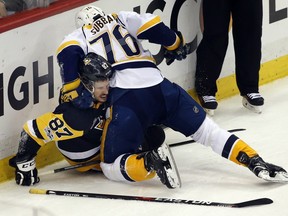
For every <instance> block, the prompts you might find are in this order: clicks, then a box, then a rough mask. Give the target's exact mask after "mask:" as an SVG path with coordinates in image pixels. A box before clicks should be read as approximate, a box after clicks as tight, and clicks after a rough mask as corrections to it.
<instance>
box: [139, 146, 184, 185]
mask: <svg viewBox="0 0 288 216" xmlns="http://www.w3.org/2000/svg"><path fill="white" fill-rule="evenodd" d="M143 157H144V162H145V168H146V169H147V170H148V171H153V170H154V171H156V173H157V175H158V177H159V178H160V180H161V182H162V183H163V184H164V185H166V186H167V187H168V188H180V187H181V179H180V176H179V173H178V169H177V166H176V164H175V161H174V158H173V155H172V153H171V151H170V148H169V146H168V145H167V144H165V143H163V144H162V145H161V146H160V147H159V148H158V149H155V150H152V151H149V152H146V153H145V154H144V155H143Z"/></svg>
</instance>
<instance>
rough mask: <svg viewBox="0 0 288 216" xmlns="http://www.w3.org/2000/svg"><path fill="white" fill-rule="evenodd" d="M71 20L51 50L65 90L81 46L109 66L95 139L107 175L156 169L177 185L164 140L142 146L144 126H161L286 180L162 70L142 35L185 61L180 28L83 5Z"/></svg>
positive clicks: (72, 84) (141, 174)
mask: <svg viewBox="0 0 288 216" xmlns="http://www.w3.org/2000/svg"><path fill="white" fill-rule="evenodd" d="M76 22H77V25H78V27H79V28H78V29H77V30H75V31H73V32H72V33H71V34H69V35H68V36H66V37H65V39H64V40H63V42H62V43H61V45H60V46H59V48H58V55H57V58H58V61H59V64H60V65H61V68H62V79H63V82H64V87H65V86H67V91H69V89H70V90H71V88H77V80H78V79H79V77H78V68H79V66H78V64H79V61H80V60H81V58H83V56H85V54H87V53H88V52H95V53H97V54H99V55H101V56H103V57H104V58H106V59H107V60H108V61H109V62H110V63H111V64H112V67H113V69H114V70H115V73H114V75H113V77H112V78H111V80H110V96H109V102H110V108H109V109H108V112H107V114H106V117H107V120H106V123H105V128H104V133H103V139H102V143H101V168H102V171H103V173H104V174H105V176H106V177H107V178H109V179H111V180H115V181H129V182H131V181H132V182H133V181H143V180H148V179H151V178H153V177H154V176H155V174H156V173H157V175H158V176H159V177H160V180H161V182H162V183H163V184H165V185H166V186H167V187H168V188H176V187H180V186H181V182H180V178H179V175H178V173H177V168H176V166H175V165H174V163H173V158H172V155H171V153H170V151H169V147H168V146H167V145H165V144H163V145H162V146H160V147H159V146H157V147H155V150H153V151H148V152H143V151H142V150H141V149H142V140H143V136H144V131H145V130H147V128H148V127H149V126H151V125H155V124H156V125H161V124H162V125H165V126H167V127H170V128H172V129H173V130H175V131H179V132H181V133H182V134H184V135H185V136H191V137H192V138H193V139H194V140H195V141H197V142H198V143H201V144H203V145H205V146H209V147H211V148H212V150H213V151H214V152H216V153H217V154H219V155H220V156H222V157H224V158H226V159H229V160H231V161H233V162H235V163H237V164H240V165H243V166H245V167H248V168H249V169H250V170H251V171H252V172H253V173H254V174H255V175H256V176H257V177H259V178H262V179H264V180H267V181H272V182H288V175H287V172H286V170H284V169H283V168H281V167H279V166H276V165H273V164H269V163H266V162H265V161H264V160H263V159H262V158H261V157H260V156H259V155H258V153H257V152H256V151H255V150H254V149H252V148H251V147H250V146H249V145H248V144H246V143H245V142H244V141H243V140H241V139H240V138H238V137H237V136H235V135H233V134H231V133H229V132H227V131H226V130H223V129H221V128H219V126H218V125H217V124H215V122H213V120H211V119H210V118H209V117H207V116H206V114H205V111H204V110H203V109H202V108H201V106H200V105H199V104H197V103H196V102H195V101H194V100H193V98H191V97H190V95H188V94H187V92H186V91H185V90H184V89H182V88H181V87H180V86H178V85H177V84H175V83H172V82H170V81H169V80H168V79H166V78H165V77H164V76H163V74H162V73H161V72H160V70H159V69H158V68H157V65H156V63H155V60H154V59H153V56H152V55H151V53H150V52H149V51H148V50H146V49H144V48H143V47H142V45H141V41H142V40H148V41H149V42H150V43H155V44H159V45H162V46H164V48H165V54H164V56H165V58H166V59H168V60H169V61H168V62H170V63H171V62H172V61H173V60H175V59H177V60H182V59H185V58H186V55H187V48H186V46H185V43H184V40H183V37H182V35H181V33H180V32H175V31H172V30H171V29H169V28H168V27H167V26H166V25H165V24H164V23H163V22H162V21H161V19H160V17H159V16H156V15H153V14H149V13H145V14H137V13H135V12H127V11H120V12H119V13H118V14H107V15H105V13H104V12H103V11H102V10H101V9H100V8H97V7H95V6H87V7H85V8H84V9H82V10H81V11H80V12H79V14H78V15H77V17H76ZM175 73H177V71H175ZM68 87H69V88H68ZM64 89H65V88H64ZM63 93H64V94H65V91H64V92H63ZM192 156H193V155H192Z"/></svg>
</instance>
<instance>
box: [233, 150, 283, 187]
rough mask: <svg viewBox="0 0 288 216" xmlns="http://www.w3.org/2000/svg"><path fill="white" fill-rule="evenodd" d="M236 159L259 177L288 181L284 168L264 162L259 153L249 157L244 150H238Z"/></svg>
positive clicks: (271, 180) (272, 180) (274, 180)
mask: <svg viewBox="0 0 288 216" xmlns="http://www.w3.org/2000/svg"><path fill="white" fill-rule="evenodd" d="M237 159H238V161H239V162H241V163H243V164H245V165H247V167H248V168H249V169H250V170H251V171H252V172H253V173H254V174H255V175H256V176H257V177H259V178H261V179H263V180H265V181H269V182H278V183H288V173H287V171H286V170H285V169H283V168H282V167H280V166H276V165H274V164H270V163H266V162H265V161H264V160H263V159H262V158H261V157H259V155H256V156H254V157H251V158H249V157H248V155H247V154H246V153H244V152H240V153H239V155H238V157H237Z"/></svg>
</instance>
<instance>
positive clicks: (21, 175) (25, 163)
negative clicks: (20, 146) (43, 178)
mask: <svg viewBox="0 0 288 216" xmlns="http://www.w3.org/2000/svg"><path fill="white" fill-rule="evenodd" d="M9 165H10V166H12V167H14V168H15V169H16V170H15V181H16V184H18V185H23V186H31V185H34V184H36V183H38V182H39V181H40V178H39V177H38V170H37V169H36V162H35V158H34V157H31V156H29V157H26V156H25V157H21V158H19V157H17V156H15V157H13V158H12V159H10V161H9Z"/></svg>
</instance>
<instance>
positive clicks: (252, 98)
mask: <svg viewBox="0 0 288 216" xmlns="http://www.w3.org/2000/svg"><path fill="white" fill-rule="evenodd" d="M242 97H243V99H242V104H243V106H244V107H245V108H247V109H249V110H251V111H253V112H255V113H258V114H260V113H261V112H262V108H263V105H264V98H263V97H262V96H261V95H260V94H259V93H249V94H245V95H242Z"/></svg>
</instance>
